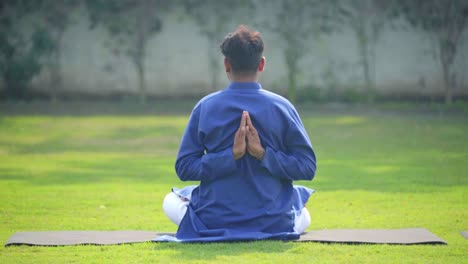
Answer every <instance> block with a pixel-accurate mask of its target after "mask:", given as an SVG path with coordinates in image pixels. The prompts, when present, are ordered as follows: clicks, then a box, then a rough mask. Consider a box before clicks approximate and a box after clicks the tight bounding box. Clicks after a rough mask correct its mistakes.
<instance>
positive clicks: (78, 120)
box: [0, 108, 468, 263]
mask: <svg viewBox="0 0 468 264" xmlns="http://www.w3.org/2000/svg"><path fill="white" fill-rule="evenodd" d="M175 110H177V109H176V108H175ZM166 111H167V109H166ZM299 112H300V114H301V117H302V120H303V122H304V125H305V127H306V130H307V131H308V133H309V135H310V137H311V140H312V142H313V144H314V148H315V150H316V152H317V157H318V173H317V176H316V178H315V179H314V180H313V181H312V182H300V183H299V184H304V185H307V186H309V187H312V188H314V189H316V190H317V193H315V194H314V195H313V196H312V197H311V200H310V202H309V203H308V204H307V207H308V209H309V211H310V212H311V214H312V225H311V227H310V228H309V229H310V230H317V229H332V228H404V227H425V228H427V229H429V230H430V231H432V232H433V233H434V234H436V235H438V236H440V237H441V238H443V239H445V240H446V241H447V242H448V246H428V245H419V246H399V245H392V246H389V245H340V244H318V243H289V242H288V243H284V242H279V241H263V242H253V243H252V242H251V243H224V244H223V243H212V244H189V245H187V244H184V245H181V244H172V243H158V244H154V243H142V244H133V245H118V246H72V247H27V246H14V247H0V263H31V262H34V263H51V262H53V263H166V262H167V263H309V262H318V263H395V262H400V261H403V262H408V263H432V262H434V261H435V262H440V263H462V262H464V259H466V251H467V243H466V240H465V239H464V238H463V237H462V236H460V235H459V233H458V232H459V231H461V230H464V229H466V226H467V220H466V219H468V208H467V204H466V193H467V191H468V177H467V176H468V175H467V171H466V160H467V159H468V154H467V152H466V149H467V148H468V138H467V134H466V131H467V130H468V122H466V117H463V116H458V117H456V116H446V115H442V116H439V115H437V114H430V113H429V114H428V113H426V114H424V115H418V114H414V113H412V110H411V109H408V111H407V112H403V113H402V114H398V115H396V114H393V113H391V112H385V113H383V114H381V115H375V114H366V113H363V112H359V111H354V110H352V109H346V112H341V113H340V112H338V113H337V112H327V111H324V110H323V109H320V108H317V109H313V110H310V111H307V112H306V111H304V110H303V109H301V108H299ZM187 118H188V116H186V115H183V116H175V115H169V116H154V115H152V116H147V117H145V116H135V115H132V116H94V117H92V116H81V117H57V116H16V117H14V116H12V117H6V116H3V117H0V201H1V202H2V206H1V207H0V241H2V242H5V241H6V240H7V239H8V237H9V236H10V235H12V234H13V233H14V232H17V231H26V230H28V231H40V230H123V229H127V230H131V229H136V230H154V231H167V232H175V230H176V226H175V225H173V224H172V223H171V222H170V221H169V220H168V219H167V218H166V216H165V215H164V213H163V211H162V209H161V204H162V201H163V198H164V196H165V194H166V193H168V192H169V190H170V188H171V187H172V186H184V185H185V184H191V183H183V182H180V181H179V180H178V179H177V176H176V175H175V172H174V168H173V165H174V160H175V155H176V154H177V148H178V145H179V142H180V138H181V136H182V133H183V131H184V128H185V125H186V122H187Z"/></svg>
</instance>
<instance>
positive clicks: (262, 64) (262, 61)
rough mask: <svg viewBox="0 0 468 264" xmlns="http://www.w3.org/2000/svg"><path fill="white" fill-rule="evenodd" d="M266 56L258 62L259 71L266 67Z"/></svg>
mask: <svg viewBox="0 0 468 264" xmlns="http://www.w3.org/2000/svg"><path fill="white" fill-rule="evenodd" d="M265 60H266V59H265V57H261V58H260V63H259V64H258V71H259V72H262V71H263V70H264V69H265Z"/></svg>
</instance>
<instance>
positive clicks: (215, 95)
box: [192, 90, 223, 112]
mask: <svg viewBox="0 0 468 264" xmlns="http://www.w3.org/2000/svg"><path fill="white" fill-rule="evenodd" d="M222 93H223V90H221V91H217V92H214V93H211V94H209V95H206V96H205V97H203V98H202V99H200V100H199V101H198V102H197V104H196V105H195V107H194V108H193V111H192V112H194V111H196V110H197V111H199V109H200V108H201V107H202V105H206V104H209V103H211V102H213V101H216V98H218V97H219V96H221V94H222Z"/></svg>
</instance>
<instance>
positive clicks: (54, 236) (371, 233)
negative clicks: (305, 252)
mask: <svg viewBox="0 0 468 264" xmlns="http://www.w3.org/2000/svg"><path fill="white" fill-rule="evenodd" d="M162 235H174V234H168V233H160V232H151V231H42V232H18V233H15V234H13V235H12V236H11V237H10V239H8V241H7V242H6V244H5V246H11V245H31V246H68V245H88V244H90V245H115V244H126V243H141V242H149V241H151V240H152V239H155V238H157V237H158V236H162ZM293 242H326V243H348V244H355V243H366V244H402V245H413V244H447V243H446V242H445V241H444V240H442V239H440V238H438V237H437V236H436V235H434V234H432V233H431V232H429V231H428V230H427V229H424V228H408V229H390V230H382V229H361V230H354V229H335V230H318V231H310V232H306V233H304V234H302V235H301V238H300V239H299V240H294V241H293Z"/></svg>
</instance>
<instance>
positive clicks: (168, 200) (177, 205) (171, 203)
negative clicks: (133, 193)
mask: <svg viewBox="0 0 468 264" xmlns="http://www.w3.org/2000/svg"><path fill="white" fill-rule="evenodd" d="M188 204H189V201H187V200H183V199H182V198H180V197H179V196H178V195H177V194H175V193H173V192H170V193H168V194H167V195H166V197H165V198H164V202H163V210H164V213H166V215H167V217H169V219H170V220H171V221H172V222H173V223H174V224H176V225H177V226H178V225H179V224H180V221H182V218H184V215H185V213H186V212H187V205H188ZM309 225H310V214H309V211H308V210H307V208H305V207H304V208H302V211H301V214H300V215H299V216H298V217H296V219H295V220H294V231H295V232H297V233H299V234H302V233H304V231H305V230H306V228H307V227H308V226H309Z"/></svg>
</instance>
